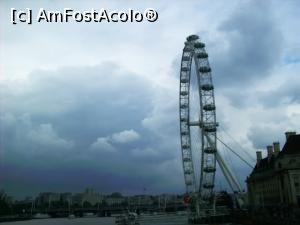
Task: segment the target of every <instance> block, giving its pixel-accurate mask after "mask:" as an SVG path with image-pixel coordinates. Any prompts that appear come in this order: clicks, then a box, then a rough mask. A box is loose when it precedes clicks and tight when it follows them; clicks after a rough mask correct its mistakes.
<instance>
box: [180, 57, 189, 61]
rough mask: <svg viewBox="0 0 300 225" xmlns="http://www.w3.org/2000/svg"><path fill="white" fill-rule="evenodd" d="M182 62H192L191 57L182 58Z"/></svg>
mask: <svg viewBox="0 0 300 225" xmlns="http://www.w3.org/2000/svg"><path fill="white" fill-rule="evenodd" d="M182 61H190V57H189V56H182Z"/></svg>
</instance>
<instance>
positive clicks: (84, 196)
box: [72, 188, 103, 206]
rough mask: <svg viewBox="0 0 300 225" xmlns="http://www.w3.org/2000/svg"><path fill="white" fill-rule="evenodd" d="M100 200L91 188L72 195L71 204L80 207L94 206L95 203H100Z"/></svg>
mask: <svg viewBox="0 0 300 225" xmlns="http://www.w3.org/2000/svg"><path fill="white" fill-rule="evenodd" d="M102 200H103V196H102V195H100V194H99V193H97V192H95V191H94V190H93V189H92V188H87V189H85V192H83V193H77V194H74V195H73V197H72V203H73V204H77V205H80V206H83V205H84V204H88V205H90V206H95V205H96V204H97V203H101V202H102Z"/></svg>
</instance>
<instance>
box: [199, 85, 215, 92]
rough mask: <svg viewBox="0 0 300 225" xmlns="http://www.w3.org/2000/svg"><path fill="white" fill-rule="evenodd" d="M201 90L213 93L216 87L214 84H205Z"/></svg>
mask: <svg viewBox="0 0 300 225" xmlns="http://www.w3.org/2000/svg"><path fill="white" fill-rule="evenodd" d="M201 89H202V90H203V91H211V90H213V89H214V86H213V85H212V84H203V85H202V86H201Z"/></svg>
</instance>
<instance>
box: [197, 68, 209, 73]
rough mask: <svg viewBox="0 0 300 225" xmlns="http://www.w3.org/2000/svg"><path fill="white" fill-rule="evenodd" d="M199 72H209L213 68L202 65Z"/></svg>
mask: <svg viewBox="0 0 300 225" xmlns="http://www.w3.org/2000/svg"><path fill="white" fill-rule="evenodd" d="M199 72H200V73H209V72H211V68H210V67H208V66H201V67H200V68H199Z"/></svg>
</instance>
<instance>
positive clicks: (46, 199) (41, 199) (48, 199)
mask: <svg viewBox="0 0 300 225" xmlns="http://www.w3.org/2000/svg"><path fill="white" fill-rule="evenodd" d="M59 201H60V194H58V193H52V192H43V193H40V194H39V196H38V197H37V204H38V205H47V206H48V207H50V205H51V203H52V202H59Z"/></svg>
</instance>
